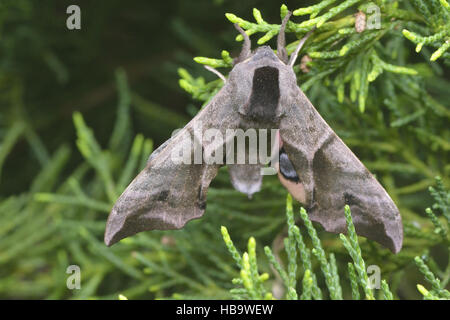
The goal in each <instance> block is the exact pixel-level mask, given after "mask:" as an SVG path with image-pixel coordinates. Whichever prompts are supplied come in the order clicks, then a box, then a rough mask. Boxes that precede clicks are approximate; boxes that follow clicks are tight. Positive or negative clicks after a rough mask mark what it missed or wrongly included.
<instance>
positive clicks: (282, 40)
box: [277, 11, 292, 63]
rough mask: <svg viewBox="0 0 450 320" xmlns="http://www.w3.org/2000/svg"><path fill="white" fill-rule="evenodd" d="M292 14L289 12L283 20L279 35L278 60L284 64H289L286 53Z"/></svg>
mask: <svg viewBox="0 0 450 320" xmlns="http://www.w3.org/2000/svg"><path fill="white" fill-rule="evenodd" d="M291 15H292V12H291V11H288V12H287V14H286V16H285V17H284V18H283V21H282V22H281V27H280V32H279V33H278V38H277V55H278V58H280V60H281V61H283V62H284V63H287V62H288V55H287V51H286V34H285V33H286V32H285V31H286V25H287V23H288V21H289V18H290V17H291Z"/></svg>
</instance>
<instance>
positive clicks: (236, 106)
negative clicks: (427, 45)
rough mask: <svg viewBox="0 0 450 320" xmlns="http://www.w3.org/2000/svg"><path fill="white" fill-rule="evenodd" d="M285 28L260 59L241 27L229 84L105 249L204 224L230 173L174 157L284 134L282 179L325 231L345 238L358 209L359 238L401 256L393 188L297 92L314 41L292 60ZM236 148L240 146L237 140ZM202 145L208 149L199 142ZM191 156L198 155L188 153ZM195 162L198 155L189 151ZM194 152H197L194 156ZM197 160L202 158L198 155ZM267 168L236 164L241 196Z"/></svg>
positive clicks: (125, 214) (134, 191) (159, 163)
mask: <svg viewBox="0 0 450 320" xmlns="http://www.w3.org/2000/svg"><path fill="white" fill-rule="evenodd" d="M290 15H291V14H290V13H288V14H287V15H286V16H285V18H284V19H283V22H282V24H281V28H280V32H279V35H278V39H277V52H276V53H274V51H273V50H272V49H271V48H270V47H269V46H261V47H258V48H257V49H256V50H254V51H252V50H251V42H250V39H249V37H248V35H247V34H246V33H245V32H244V31H243V30H242V29H241V28H240V27H239V26H238V25H237V24H236V25H235V27H236V29H237V30H238V31H239V32H240V33H241V34H242V35H243V37H244V44H243V48H242V51H241V53H240V55H239V57H238V58H236V59H235V60H234V63H233V68H232V70H231V72H230V73H229V76H228V78H227V79H225V77H223V76H222V75H221V74H220V73H218V72H217V71H216V70H212V71H214V72H216V73H217V74H218V75H219V76H220V77H221V78H222V79H223V80H224V81H225V84H224V85H223V87H222V88H221V89H220V91H219V92H218V93H217V94H216V95H215V96H214V97H213V98H212V100H211V101H210V102H209V103H208V104H207V105H206V106H205V107H204V108H203V109H202V110H201V111H200V112H199V113H198V114H197V115H196V116H195V117H194V118H193V119H192V120H191V121H190V122H189V123H188V124H187V125H186V126H185V127H184V128H183V129H182V130H181V131H179V132H178V133H177V134H175V135H174V136H172V138H170V139H169V140H168V141H166V142H165V143H164V144H162V145H161V146H160V147H159V148H158V149H156V150H155V151H154V152H153V153H152V154H151V155H150V158H149V160H148V163H147V165H146V167H145V168H144V169H143V170H142V172H141V173H140V174H139V175H138V176H137V177H136V178H135V179H134V180H133V181H132V182H131V184H130V185H129V186H128V187H127V188H126V190H125V191H124V192H123V194H122V195H121V196H120V197H119V199H118V200H117V202H116V203H115V205H114V207H113V208H112V211H111V213H110V215H109V218H108V221H107V225H106V231H105V243H106V244H107V245H108V246H110V245H112V244H114V243H116V242H118V241H119V240H121V239H123V238H126V237H129V236H131V235H134V234H136V233H138V232H141V231H146V230H168V229H180V228H183V226H184V225H185V224H186V223H187V222H188V221H190V220H192V219H195V218H199V217H201V216H202V215H203V213H204V211H205V208H206V196H207V191H208V187H209V185H210V183H211V181H212V180H213V179H214V177H215V176H216V175H217V173H218V170H219V168H220V167H221V166H223V164H219V163H206V162H202V163H175V162H174V161H173V159H172V158H171V154H172V153H173V150H174V149H175V148H179V147H180V146H184V144H185V143H186V142H185V139H184V138H183V136H184V135H186V134H191V135H193V136H194V137H196V134H198V129H197V133H196V129H195V128H196V126H197V125H198V124H199V123H201V124H202V126H201V130H200V133H205V132H206V130H208V128H218V130H219V131H221V132H223V133H224V136H225V131H226V130H227V129H230V128H231V129H243V130H245V129H248V128H257V129H278V140H279V146H278V147H279V150H278V151H279V161H278V164H277V165H276V168H277V170H278V177H279V179H280V181H281V183H282V184H283V185H284V186H285V187H286V189H287V190H288V192H289V193H291V194H292V196H293V197H294V198H295V199H296V200H298V201H299V202H301V203H302V205H303V206H304V207H305V208H307V209H308V213H309V216H310V219H311V220H312V221H315V222H318V223H319V224H321V225H322V226H323V228H324V229H325V230H326V231H329V232H333V233H341V232H343V233H345V232H346V221H345V216H344V206H345V205H346V204H348V205H349V206H350V208H351V212H352V216H353V222H354V224H355V228H356V232H357V233H358V234H359V235H361V236H364V237H367V238H369V239H371V240H374V241H377V242H378V243H380V244H382V245H383V246H385V247H387V248H389V249H390V250H391V251H392V252H394V253H397V252H398V251H399V250H400V249H401V246H402V240H403V229H402V223H401V216H400V213H399V210H398V209H397V207H396V205H395V204H394V202H393V201H392V199H391V198H390V197H389V195H388V194H387V192H386V191H385V190H384V188H383V187H382V186H381V185H380V183H378V181H377V180H376V179H375V178H374V177H373V176H372V174H371V173H370V172H369V171H368V170H367V169H366V167H365V166H364V165H363V164H362V163H361V161H360V160H359V159H358V158H357V157H356V156H355V155H354V154H353V153H352V151H351V150H350V149H349V148H348V147H347V146H346V145H345V144H344V142H343V141H342V140H341V139H340V138H339V137H338V136H337V135H336V134H335V133H334V131H333V130H332V129H331V128H330V127H329V126H328V124H327V123H326V122H325V120H323V118H322V117H321V116H320V114H319V113H318V112H317V111H316V109H315V108H314V106H313V105H312V104H311V102H310V101H309V100H308V98H307V97H306V96H305V94H304V93H303V92H302V91H301V90H300V88H299V87H298V86H297V79H296V76H295V74H294V71H293V65H294V63H295V61H296V59H297V55H298V53H299V51H300V49H301V47H302V45H303V43H304V42H305V41H306V39H307V37H308V36H309V35H310V34H308V35H307V36H305V37H304V38H303V39H302V40H301V41H300V43H299V45H298V46H297V48H296V50H295V51H294V52H293V53H292V54H291V56H290V57H288V54H287V51H286V48H285V28H286V24H287V21H288V19H289V17H290ZM231 138H233V137H231ZM199 141H200V140H199ZM228 142H229V141H228V140H226V139H224V140H215V139H212V140H208V139H203V140H201V142H199V143H200V144H201V150H205V151H208V150H218V149H219V148H220V147H223V146H224V145H225V144H226V143H228ZM188 150H189V149H188ZM190 152H191V151H190ZM192 152H194V151H192ZM192 156H193V155H192ZM262 167H263V165H262V164H259V163H256V164H229V165H228V170H229V174H230V178H231V182H232V184H233V186H234V187H235V188H236V189H237V190H239V191H241V192H244V193H247V194H248V195H251V194H253V193H254V192H257V191H258V190H259V188H260V186H261V182H262V175H261V168H262Z"/></svg>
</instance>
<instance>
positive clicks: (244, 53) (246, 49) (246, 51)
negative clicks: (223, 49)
mask: <svg viewBox="0 0 450 320" xmlns="http://www.w3.org/2000/svg"><path fill="white" fill-rule="evenodd" d="M234 27H235V28H236V30H237V31H239V33H240V34H241V35H242V36H243V37H244V45H243V46H242V50H241V53H240V54H239V57H238V58H237V59H236V61H235V64H236V63H238V62H241V61H244V60H245V59H247V58H248V57H250V54H251V49H252V43H251V41H250V38H249V36H248V34H247V33H245V31H244V30H243V29H242V28H241V26H240V25H238V24H237V23H235V24H234Z"/></svg>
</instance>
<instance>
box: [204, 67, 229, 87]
mask: <svg viewBox="0 0 450 320" xmlns="http://www.w3.org/2000/svg"><path fill="white" fill-rule="evenodd" d="M204 67H205V69H206V70H208V71H211V72H212V73H214V74H215V75H217V76H218V77H219V78H220V79H222V80H223V82H224V83H226V82H227V79H226V78H225V76H224V75H223V74H221V73H220V72H219V71H217V70H216V69H214V68H213V67H210V66H206V65H205V66H204Z"/></svg>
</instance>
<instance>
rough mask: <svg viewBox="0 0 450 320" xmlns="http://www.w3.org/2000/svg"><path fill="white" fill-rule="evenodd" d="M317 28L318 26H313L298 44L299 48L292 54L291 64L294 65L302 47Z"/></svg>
mask: <svg viewBox="0 0 450 320" xmlns="http://www.w3.org/2000/svg"><path fill="white" fill-rule="evenodd" d="M314 30H316V27H315V26H314V28H312V29H311V30H309V31H308V33H307V34H306V35H305V36H304V37H303V38H302V39H301V40H300V42H299V43H298V45H297V48H295V51H294V52H293V53H292V54H291V58H290V59H289V66H291V67H293V66H294V63H295V60H297V56H298V53H299V52H300V50H301V48H302V47H303V45H304V44H305V42H306V40H308V38H309V37H310V36H311V34H312V33H313V32H314Z"/></svg>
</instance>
